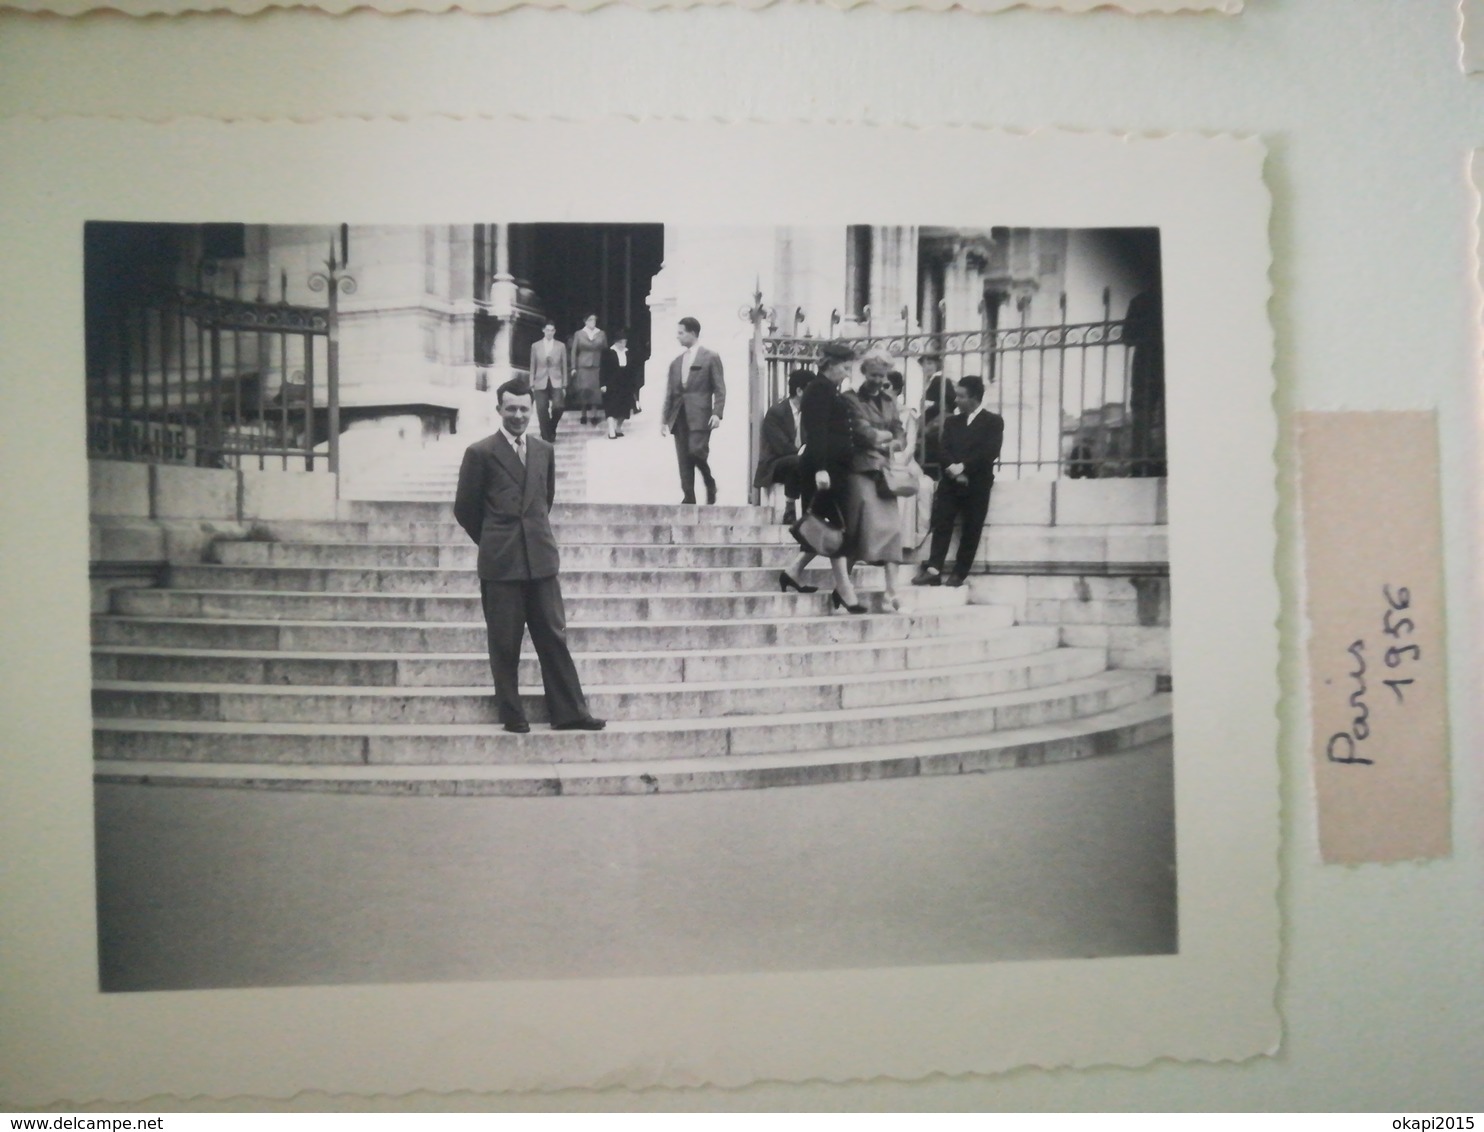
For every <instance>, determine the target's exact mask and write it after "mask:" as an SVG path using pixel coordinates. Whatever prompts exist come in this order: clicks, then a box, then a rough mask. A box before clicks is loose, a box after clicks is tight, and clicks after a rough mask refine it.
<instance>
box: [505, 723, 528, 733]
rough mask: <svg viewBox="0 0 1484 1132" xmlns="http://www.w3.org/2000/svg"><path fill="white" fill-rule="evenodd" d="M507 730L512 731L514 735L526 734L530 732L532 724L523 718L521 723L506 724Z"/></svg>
mask: <svg viewBox="0 0 1484 1132" xmlns="http://www.w3.org/2000/svg"><path fill="white" fill-rule="evenodd" d="M505 730H506V731H508V732H510V733H511V734H512V735H525V734H527V733H529V732H530V730H531V725H530V724H529V723H527V722H525V721H524V720H522V721H521V722H519V723H507V724H505Z"/></svg>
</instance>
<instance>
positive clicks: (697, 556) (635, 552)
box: [211, 538, 799, 574]
mask: <svg viewBox="0 0 1484 1132" xmlns="http://www.w3.org/2000/svg"><path fill="white" fill-rule="evenodd" d="M798 553H799V548H798V547H797V546H796V545H794V544H793V543H792V542H790V543H788V544H786V545H785V544H783V543H777V544H771V545H768V546H746V545H741V546H676V545H673V544H660V545H649V546H618V545H610V546H604V545H601V544H594V543H587V544H579V545H575V546H564V547H562V548H561V555H562V570H563V572H564V574H565V572H566V571H567V570H603V569H628V570H641V569H642V570H647V569H657V568H661V567H672V568H678V569H689V570H709V569H726V568H732V569H736V568H739V567H745V566H761V567H767V568H769V569H772V570H774V571H775V572H776V571H778V570H781V569H782V568H783V567H785V566H788V565H791V564H792V563H793V560H794V559H795V558H796V557H797V556H798ZM211 554H212V558H213V559H214V560H215V561H216V562H217V563H219V564H221V565H223V566H260V567H261V566H300V567H303V566H313V567H340V568H345V567H360V568H378V569H382V568H387V567H396V566H411V567H421V568H423V569H433V568H439V569H457V570H473V569H474V568H475V565H476V564H477V562H478V559H479V548H478V547H477V546H475V545H474V544H473V543H472V542H470V541H469V540H468V539H467V538H466V539H463V540H461V541H460V542H458V543H452V544H437V543H422V544H418V543H379V544H378V543H361V542H339V543H337V542H319V543H292V542H242V541H238V540H221V541H218V542H217V543H216V544H215V545H214V546H213V547H212V548H211Z"/></svg>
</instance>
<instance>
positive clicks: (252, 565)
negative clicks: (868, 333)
mask: <svg viewBox="0 0 1484 1132" xmlns="http://www.w3.org/2000/svg"><path fill="white" fill-rule="evenodd" d="M469 549H470V550H474V549H475V547H474V545H473V544H472V543H470V545H469ZM170 569H171V570H172V571H175V570H199V571H211V572H213V573H221V572H225V571H227V570H276V571H279V572H281V573H287V572H288V571H290V570H319V571H328V570H338V571H341V572H342V573H357V574H365V573H370V572H375V573H378V574H393V575H396V574H402V575H408V574H448V575H451V576H452V575H457V576H459V577H461V578H467V577H470V576H472V574H473V572H474V567H472V566H333V565H332V566H324V565H307V564H305V565H301V564H298V563H292V564H290V563H283V562H191V563H182V564H179V565H175V566H171V567H170ZM805 569H806V570H807V571H808V572H809V573H811V574H819V575H821V576H823V575H825V574H828V573H829V569H830V567H829V564H828V563H823V564H820V565H810V566H808V567H805ZM861 569H869V570H874V569H877V568H876V567H870V566H862V567H861ZM727 573H738V574H742V573H747V574H757V575H759V576H764V577H771V579H772V581H773V583H774V584H775V585H776V583H777V582H778V575H779V573H780V567H777V566H668V565H666V566H573V567H570V568H569V569H566V570H563V571H562V572H561V575H560V576H561V577H563V578H565V577H567V576H568V575H570V574H602V575H614V576H618V575H624V574H727ZM166 588H171V589H173V588H175V587H166ZM772 588H773V587H772V586H770V587H769V589H772ZM234 592H235V591H234ZM274 592H275V593H278V592H280V591H277V590H275V591H274ZM283 592H291V591H283ZM308 592H311V593H321V592H329V593H334V592H338V591H333V590H330V591H320V590H312V591H308ZM746 592H748V593H751V592H753V591H751V590H748V591H746ZM759 592H764V593H766V592H767V591H766V590H765V591H759ZM774 592H776V593H783V592H786V591H783V590H774Z"/></svg>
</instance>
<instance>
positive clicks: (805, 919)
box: [84, 222, 1179, 991]
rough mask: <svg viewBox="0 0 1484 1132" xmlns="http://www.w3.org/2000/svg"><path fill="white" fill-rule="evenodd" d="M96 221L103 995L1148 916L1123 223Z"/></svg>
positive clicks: (1151, 349) (1166, 705)
mask: <svg viewBox="0 0 1484 1132" xmlns="http://www.w3.org/2000/svg"><path fill="white" fill-rule="evenodd" d="M84 242H85V271H86V280H85V284H86V288H85V289H86V302H87V308H86V321H87V367H88V368H87V375H88V380H87V402H88V444H89V460H90V474H91V477H92V484H93V499H94V504H95V506H94V509H93V513H92V515H91V516H90V520H91V524H92V529H93V533H94V550H95V553H94V556H93V561H92V563H91V569H90V573H91V576H92V579H93V580H92V586H93V593H94V619H93V652H92V656H93V668H94V675H95V683H94V690H93V703H94V728H95V732H94V735H95V739H94V742H95V754H96V759H97V830H98V842H97V846H98V859H97V865H98V906H99V949H100V958H99V967H100V980H101V985H102V987H103V988H104V989H105V990H110V991H114V990H117V991H143V990H161V989H181V988H211V987H236V986H280V985H295V984H306V983H343V982H423V981H437V980H451V979H452V980H481V979H495V978H556V977H569V976H575V975H582V976H612V975H658V974H675V973H681V974H694V973H714V972H739V971H741V972H745V971H756V970H792V969H801V968H802V969H818V968H833V967H855V966H862V967H873V966H882V965H904V964H906V965H911V964H941V963H962V962H983V961H1001V960H1004V961H1010V960H1024V959H1085V958H1091V957H1100V956H1117V955H1145V954H1168V953H1172V952H1175V951H1177V950H1178V939H1179V933H1178V908H1177V901H1176V879H1177V876H1176V874H1177V869H1176V854H1175V839H1174V812H1173V806H1174V797H1173V785H1172V743H1171V735H1172V730H1173V721H1174V713H1173V696H1172V683H1173V682H1172V673H1171V671H1170V650H1169V627H1170V617H1169V600H1168V593H1169V587H1170V584H1171V579H1170V575H1169V569H1168V554H1167V551H1166V539H1165V514H1164V498H1165V494H1164V492H1165V483H1166V475H1167V470H1168V469H1167V467H1166V459H1165V444H1164V421H1163V384H1164V351H1163V341H1162V319H1161V280H1160V254H1159V251H1160V240H1159V232H1158V230H1157V229H1153V228H1136V229H1026V228H1011V227H986V228H953V227H935V226H930V225H918V226H900V225H869V224H849V225H840V226H837V227H833V228H830V227H822V226H819V227H814V226H810V227H790V226H777V227H773V228H727V227H694V226H686V225H665V224H639V223H635V224H580V223H564V224H543V223H519V224H508V223H477V224H466V225H418V226H368V225H352V224H339V225H335V224H330V225H304V226H279V225H272V226H270V225H250V224H204V225H202V224H197V225H186V224H165V223H153V224H151V223H110V222H95V223H90V224H88V225H87V227H86V229H85V235H84ZM804 895H807V896H808V897H809V899H807V900H805V899H801V896H804ZM821 897H822V898H821Z"/></svg>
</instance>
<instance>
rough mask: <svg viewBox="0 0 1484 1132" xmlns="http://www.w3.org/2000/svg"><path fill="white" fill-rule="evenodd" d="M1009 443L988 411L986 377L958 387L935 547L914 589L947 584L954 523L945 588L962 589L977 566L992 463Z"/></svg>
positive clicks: (947, 425)
mask: <svg viewBox="0 0 1484 1132" xmlns="http://www.w3.org/2000/svg"><path fill="white" fill-rule="evenodd" d="M1004 439H1005V421H1004V418H1003V417H1001V416H1000V415H999V414H998V413H992V412H990V411H989V410H988V409H986V408H984V379H983V378H980V377H965V378H963V379H962V380H960V381H959V383H958V412H957V413H955V414H954V415H953V416H951V417H949V418H948V419H947V420H946V421H944V422H943V440H942V449H941V451H942V456H941V461H942V466H943V476H942V479H940V480H939V481H938V488H937V491H936V492H935V493H934V495H933V515H932V531H933V542H932V549H931V550H930V551H929V553H928V560H927V561H926V562H924V563H923V564H922V568H921V569H920V570H918V571H917V576H916V577H914V578H913V579H912V584H913V585H914V586H937V585H942V584H944V582H943V562H944V560H945V559H946V558H947V557H948V544H949V542H950V541H951V540H952V538H953V527H954V524H955V523H957V522H959V521H960V520H961V521H962V522H963V530H962V532H961V533H960V535H959V542H958V558H957V560H956V561H955V563H954V567H953V574H952V576H951V577H949V579H948V581H947V583H946V584H947V585H950V586H961V585H963V584H964V581H965V579H967V578H968V576H969V569H970V567H972V566H973V565H974V555H975V554H977V553H978V551H979V536H980V534H982V533H983V531H984V516H985V515H987V514H988V513H989V492H990V489H991V488H992V487H994V465H995V461H996V460H998V459H999V458H1000V445H1001V444H1003V443H1004Z"/></svg>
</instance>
